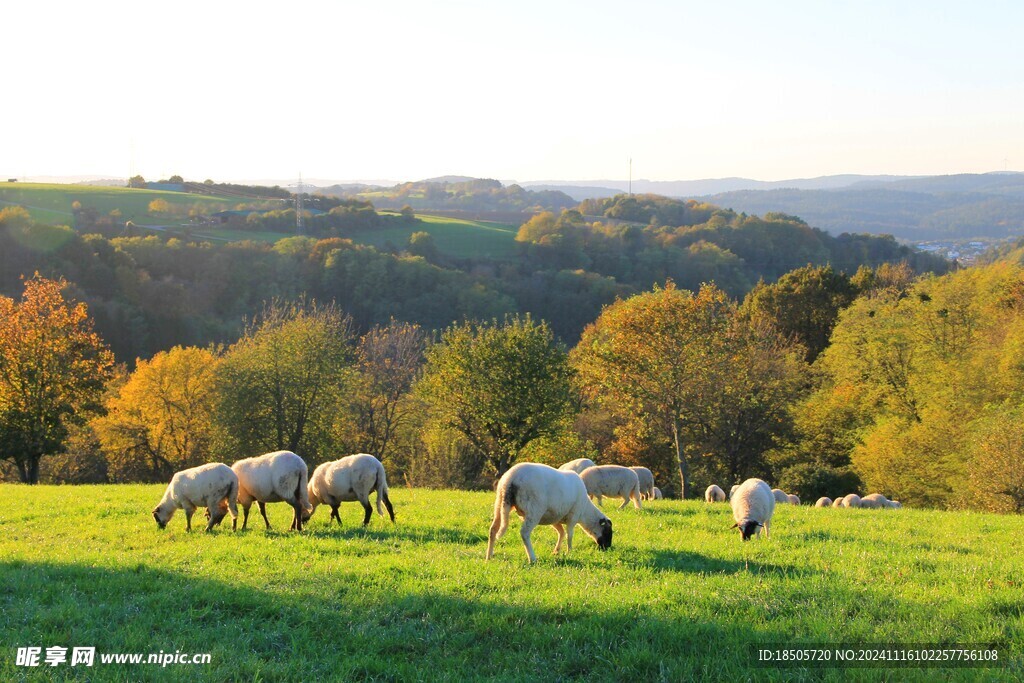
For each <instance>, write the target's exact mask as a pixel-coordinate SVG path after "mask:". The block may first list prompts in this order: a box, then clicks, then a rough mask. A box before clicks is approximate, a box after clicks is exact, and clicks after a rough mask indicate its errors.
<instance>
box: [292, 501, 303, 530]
mask: <svg viewBox="0 0 1024 683" xmlns="http://www.w3.org/2000/svg"><path fill="white" fill-rule="evenodd" d="M292 509H293V510H295V513H294V515H293V517H292V526H291V529H292V530H294V531H302V503H300V502H299V501H297V500H296V501H295V503H294V504H293V505H292Z"/></svg>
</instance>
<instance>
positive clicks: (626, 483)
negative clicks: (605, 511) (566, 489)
mask: <svg viewBox="0 0 1024 683" xmlns="http://www.w3.org/2000/svg"><path fill="white" fill-rule="evenodd" d="M580 479H582V480H583V484H584V485H585V486H586V487H587V495H588V496H590V497H591V498H597V504H598V505H601V502H602V497H603V496H608V497H610V498H622V505H620V506H619V509H620V510H621V509H622V508H624V507H626V506H627V505H629V501H630V500H631V499H632V501H633V507H635V508H636V509H637V510H639V509H640V479H639V477H637V476H636V472H634V471H633V470H631V469H629V468H628V467H622V466H621V465H595V466H594V467H588V468H587V469H585V470H583V472H582V474H580Z"/></svg>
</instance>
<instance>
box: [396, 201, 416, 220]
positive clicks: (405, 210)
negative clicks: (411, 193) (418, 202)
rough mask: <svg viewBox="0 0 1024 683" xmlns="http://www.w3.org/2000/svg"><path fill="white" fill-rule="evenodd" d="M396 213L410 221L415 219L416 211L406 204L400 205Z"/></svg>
mask: <svg viewBox="0 0 1024 683" xmlns="http://www.w3.org/2000/svg"><path fill="white" fill-rule="evenodd" d="M398 213H399V215H401V217H402V220H404V221H406V222H408V223H411V222H413V221H414V220H416V211H415V210H414V209H413V208H412V207H411V206H409V205H408V204H405V205H404V206H402V208H401V209H399V211H398Z"/></svg>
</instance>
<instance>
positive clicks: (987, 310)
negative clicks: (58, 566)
mask: <svg viewBox="0 0 1024 683" xmlns="http://www.w3.org/2000/svg"><path fill="white" fill-rule="evenodd" d="M342 205H343V204H339V206H342ZM332 208H336V207H332ZM359 210H362V211H365V210H366V209H365V208H360V209H359ZM369 210H370V211H373V209H372V207H371V208H370V209H369ZM374 213H375V212H374ZM396 218H398V219H408V217H396ZM364 229H373V228H372V226H371V227H367V228H364ZM516 239H517V241H518V242H519V243H520V245H521V249H520V253H519V254H518V256H517V257H516V258H515V259H512V260H485V259H469V260H456V259H452V258H450V257H447V256H445V255H443V254H440V253H436V252H431V251H430V250H429V249H426V250H424V249H423V248H422V247H423V244H422V241H423V240H422V239H421V240H420V244H419V247H420V248H419V249H418V250H417V249H411V250H410V248H409V245H407V246H406V248H396V249H395V250H393V251H388V250H383V251H380V250H377V249H374V248H372V247H366V246H360V245H357V244H354V243H353V242H351V241H350V240H347V239H344V238H341V237H337V236H331V237H324V238H317V237H314V236H296V237H291V238H287V239H283V240H280V241H278V242H277V243H275V244H273V245H269V244H258V243H255V242H237V243H230V244H219V245H215V244H210V243H196V242H188V241H184V240H180V239H161V238H158V237H131V236H125V237H103V236H101V235H96V234H93V235H83V234H80V233H78V232H75V231H73V230H71V229H69V228H62V227H53V226H44V225H40V224H36V223H34V222H33V221H32V220H31V219H30V218H29V217H28V216H27V215H26V214H25V213H24V212H23V211H20V210H17V209H6V210H4V211H3V212H0V259H2V262H0V291H2V293H3V294H5V295H6V296H5V297H4V298H0V303H2V306H3V307H4V310H3V315H2V316H0V432H2V433H3V435H4V436H3V439H2V440H0V455H2V462H3V463H4V464H3V467H4V468H5V469H4V472H5V475H6V476H7V477H8V478H15V479H18V478H20V479H22V480H26V481H37V480H41V481H55V482H90V481H93V482H95V481H164V480H166V479H167V478H168V477H169V476H170V474H171V473H173V472H174V471H175V470H177V469H180V468H182V467H187V466H191V465H194V464H197V463H199V462H205V461H211V460H215V461H216V460H219V461H228V462H230V461H231V460H233V459H234V458H237V457H243V456H246V455H252V454H253V453H256V452H263V451H268V450H276V449H281V448H287V449H290V450H294V451H296V452H299V453H300V454H302V455H303V457H305V458H306V459H307V461H308V462H309V463H310V464H311V465H313V464H316V463H318V462H321V461H323V460H327V459H333V458H335V457H338V456H339V455H341V454H345V453H349V452H356V451H367V452H372V453H375V454H377V455H379V456H380V457H381V459H382V460H384V462H385V464H386V465H387V466H388V468H389V476H391V477H392V478H394V479H395V480H396V481H403V480H405V481H408V482H410V483H413V484H421V485H430V486H457V487H486V486H489V485H490V483H491V482H492V481H493V479H494V478H495V476H496V475H497V474H500V473H501V472H503V471H504V470H505V469H507V467H508V466H510V465H511V464H513V463H514V462H516V461H520V460H533V461H540V462H550V463H554V464H557V463H560V462H563V461H566V460H570V459H573V458H576V457H581V456H584V455H585V456H588V457H592V458H594V459H595V460H597V461H599V462H600V461H605V462H619V463H623V464H643V465H646V466H648V467H650V468H651V469H652V470H653V471H654V472H655V474H656V477H657V479H658V481H659V486H660V487H661V488H662V489H663V490H665V491H666V492H669V493H672V494H675V495H681V494H684V495H687V496H692V495H694V494H695V492H699V491H702V490H703V488H704V487H705V486H707V485H708V484H710V483H719V484H721V485H723V486H725V487H726V488H728V485H730V484H731V483H734V482H737V481H739V480H741V479H742V478H745V477H748V476H761V477H765V478H768V479H769V480H770V481H772V482H777V483H778V484H779V486H781V487H782V488H785V489H786V490H790V491H794V492H796V493H798V494H799V495H801V497H803V498H805V499H813V498H815V497H816V496H818V495H830V496H834V495H837V494H840V493H848V492H850V491H860V492H861V493H866V492H868V491H869V490H870V491H874V490H881V491H883V492H885V493H886V494H887V495H889V496H890V497H891V498H899V499H901V500H902V501H903V502H904V503H905V504H910V505H931V506H939V507H959V506H963V507H984V508H988V509H995V510H1002V511H1016V512H1019V511H1020V510H1021V509H1022V505H1024V482H1022V481H1020V480H1019V477H1017V476H1016V475H1015V474H1014V472H1015V469H1014V468H1012V467H1009V468H1008V467H1006V466H1005V464H1006V463H1004V462H1003V461H1002V460H1001V459H1000V458H1005V457H1007V456H1006V452H1007V448H1006V447H1007V444H1011V445H1012V444H1013V443H1019V442H1024V430H1021V428H1019V427H1018V425H1019V424H1020V420H1019V419H1018V418H1019V412H1020V410H1021V408H1020V399H1021V398H1022V393H1021V390H1022V389H1024V374H1021V373H1022V372H1024V371H1021V370H1020V368H1018V365H1020V366H1021V367H1024V363H1021V362H1020V359H1018V358H1016V355H1015V354H1016V353H1017V350H1018V346H1020V345H1019V344H1017V343H1016V341H1015V340H1017V337H1021V338H1022V339H1024V333H1022V332H1021V331H1020V330H1024V319H1022V317H1021V311H1022V310H1024V305H1021V294H1020V293H1021V292H1022V291H1024V272H1022V271H1021V268H1020V267H1019V266H1017V265H1014V264H1013V263H1010V262H1007V261H1006V260H999V261H996V262H994V263H993V264H991V265H988V266H985V267H980V268H974V269H969V270H963V271H959V272H954V273H946V270H947V267H948V264H946V263H945V262H942V261H939V260H938V259H935V258H934V257H929V256H927V255H923V254H917V253H915V252H911V251H910V250H908V249H906V248H904V247H900V246H899V245H898V244H896V243H895V242H894V241H893V240H892V239H891V238H878V237H869V236H865V235H841V236H839V237H834V236H831V235H828V234H827V233H824V232H822V231H820V230H816V229H814V228H811V227H810V226H808V225H807V224H806V223H804V222H803V221H801V220H800V219H798V218H795V217H792V216H786V215H779V214H769V215H766V216H764V217H761V218H758V217H755V216H747V215H744V214H736V213H734V212H732V211H726V210H722V209H719V208H717V207H714V206H710V205H705V204H700V203H697V202H675V201H672V200H665V199H664V198H658V197H652V196H626V195H623V196H620V197H616V198H613V199H610V200H601V201H595V202H585V203H584V204H583V205H581V206H579V207H577V208H576V209H572V210H563V211H560V212H557V213H556V212H540V213H538V214H536V215H535V216H534V217H533V218H531V219H530V220H529V221H526V222H525V223H524V224H523V225H522V227H521V228H520V230H519V234H518V235H517V238H516ZM410 251H419V253H420V254H421V255H418V256H417V255H412V253H410ZM36 272H38V275H36V276H33V273H36ZM1018 328H1020V330H1018ZM115 361H116V362H115ZM993 367H998V368H1000V373H999V377H1000V379H999V380H998V381H992V372H991V368H993ZM44 370H45V371H44ZM1015 439H1017V440H1018V441H1016V442H1015V441H1014V440H1015ZM993 482H996V484H997V485H993Z"/></svg>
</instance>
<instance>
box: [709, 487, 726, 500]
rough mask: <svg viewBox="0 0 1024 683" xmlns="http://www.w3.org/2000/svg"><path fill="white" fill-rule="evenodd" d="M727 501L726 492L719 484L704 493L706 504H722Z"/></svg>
mask: <svg viewBox="0 0 1024 683" xmlns="http://www.w3.org/2000/svg"><path fill="white" fill-rule="evenodd" d="M724 501H725V491H723V490H722V488H721V487H720V486H718V485H717V484H712V485H711V486H709V487H708V488H707V490H705V491H704V502H705V503H722V502H724Z"/></svg>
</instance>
